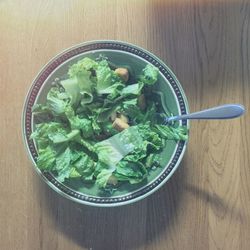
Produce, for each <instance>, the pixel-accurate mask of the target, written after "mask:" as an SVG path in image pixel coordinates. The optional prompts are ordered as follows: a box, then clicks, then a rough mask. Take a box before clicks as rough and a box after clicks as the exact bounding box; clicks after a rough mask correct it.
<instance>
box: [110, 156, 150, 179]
mask: <svg viewBox="0 0 250 250" xmlns="http://www.w3.org/2000/svg"><path fill="white" fill-rule="evenodd" d="M114 176H115V177H116V178H117V180H118V181H129V182H130V183H131V184H136V183H139V182H141V181H142V180H144V179H145V178H146V177H147V169H146V168H145V166H144V165H143V164H142V163H141V162H137V163H135V162H129V161H125V160H123V161H120V162H119V163H118V164H117V167H116V170H115V172H114Z"/></svg>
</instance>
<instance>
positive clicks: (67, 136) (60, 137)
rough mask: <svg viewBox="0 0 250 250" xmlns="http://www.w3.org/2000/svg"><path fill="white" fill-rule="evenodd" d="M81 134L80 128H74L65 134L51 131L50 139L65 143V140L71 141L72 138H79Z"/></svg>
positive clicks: (54, 141)
mask: <svg viewBox="0 0 250 250" xmlns="http://www.w3.org/2000/svg"><path fill="white" fill-rule="evenodd" d="M79 135H80V130H78V129H74V130H72V131H71V132H69V133H68V134H64V133H61V132H55V133H51V134H49V139H50V140H51V141H52V142H53V143H55V144H57V143H63V142H69V141H72V140H75V139H76V140H78V138H79Z"/></svg>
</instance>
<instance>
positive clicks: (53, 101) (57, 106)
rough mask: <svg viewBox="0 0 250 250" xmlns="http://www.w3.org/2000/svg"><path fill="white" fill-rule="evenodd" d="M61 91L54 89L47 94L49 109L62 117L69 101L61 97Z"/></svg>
mask: <svg viewBox="0 0 250 250" xmlns="http://www.w3.org/2000/svg"><path fill="white" fill-rule="evenodd" d="M60 94H61V93H60V91H59V89H58V88H57V87H53V88H51V89H50V91H49V92H48V94H47V107H48V109H49V110H51V111H52V112H53V113H54V114H56V115H61V114H63V113H64V112H65V109H66V107H67V105H68V103H69V99H64V98H62V96H60Z"/></svg>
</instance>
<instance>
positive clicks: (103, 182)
mask: <svg viewBox="0 0 250 250" xmlns="http://www.w3.org/2000/svg"><path fill="white" fill-rule="evenodd" d="M112 173H113V170H110V169H102V170H101V172H100V173H99V174H98V175H97V177H96V184H97V185H98V186H99V187H100V188H105V187H106V186H107V183H108V180H109V178H110V176H111V175H112Z"/></svg>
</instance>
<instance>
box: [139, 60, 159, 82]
mask: <svg viewBox="0 0 250 250" xmlns="http://www.w3.org/2000/svg"><path fill="white" fill-rule="evenodd" d="M158 73H159V70H158V68H156V67H155V66H153V65H151V64H148V65H147V66H146V67H145V68H144V69H143V75H142V76H141V77H140V81H142V82H143V83H144V84H145V85H153V84H155V83H156V81H157V78H158Z"/></svg>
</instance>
